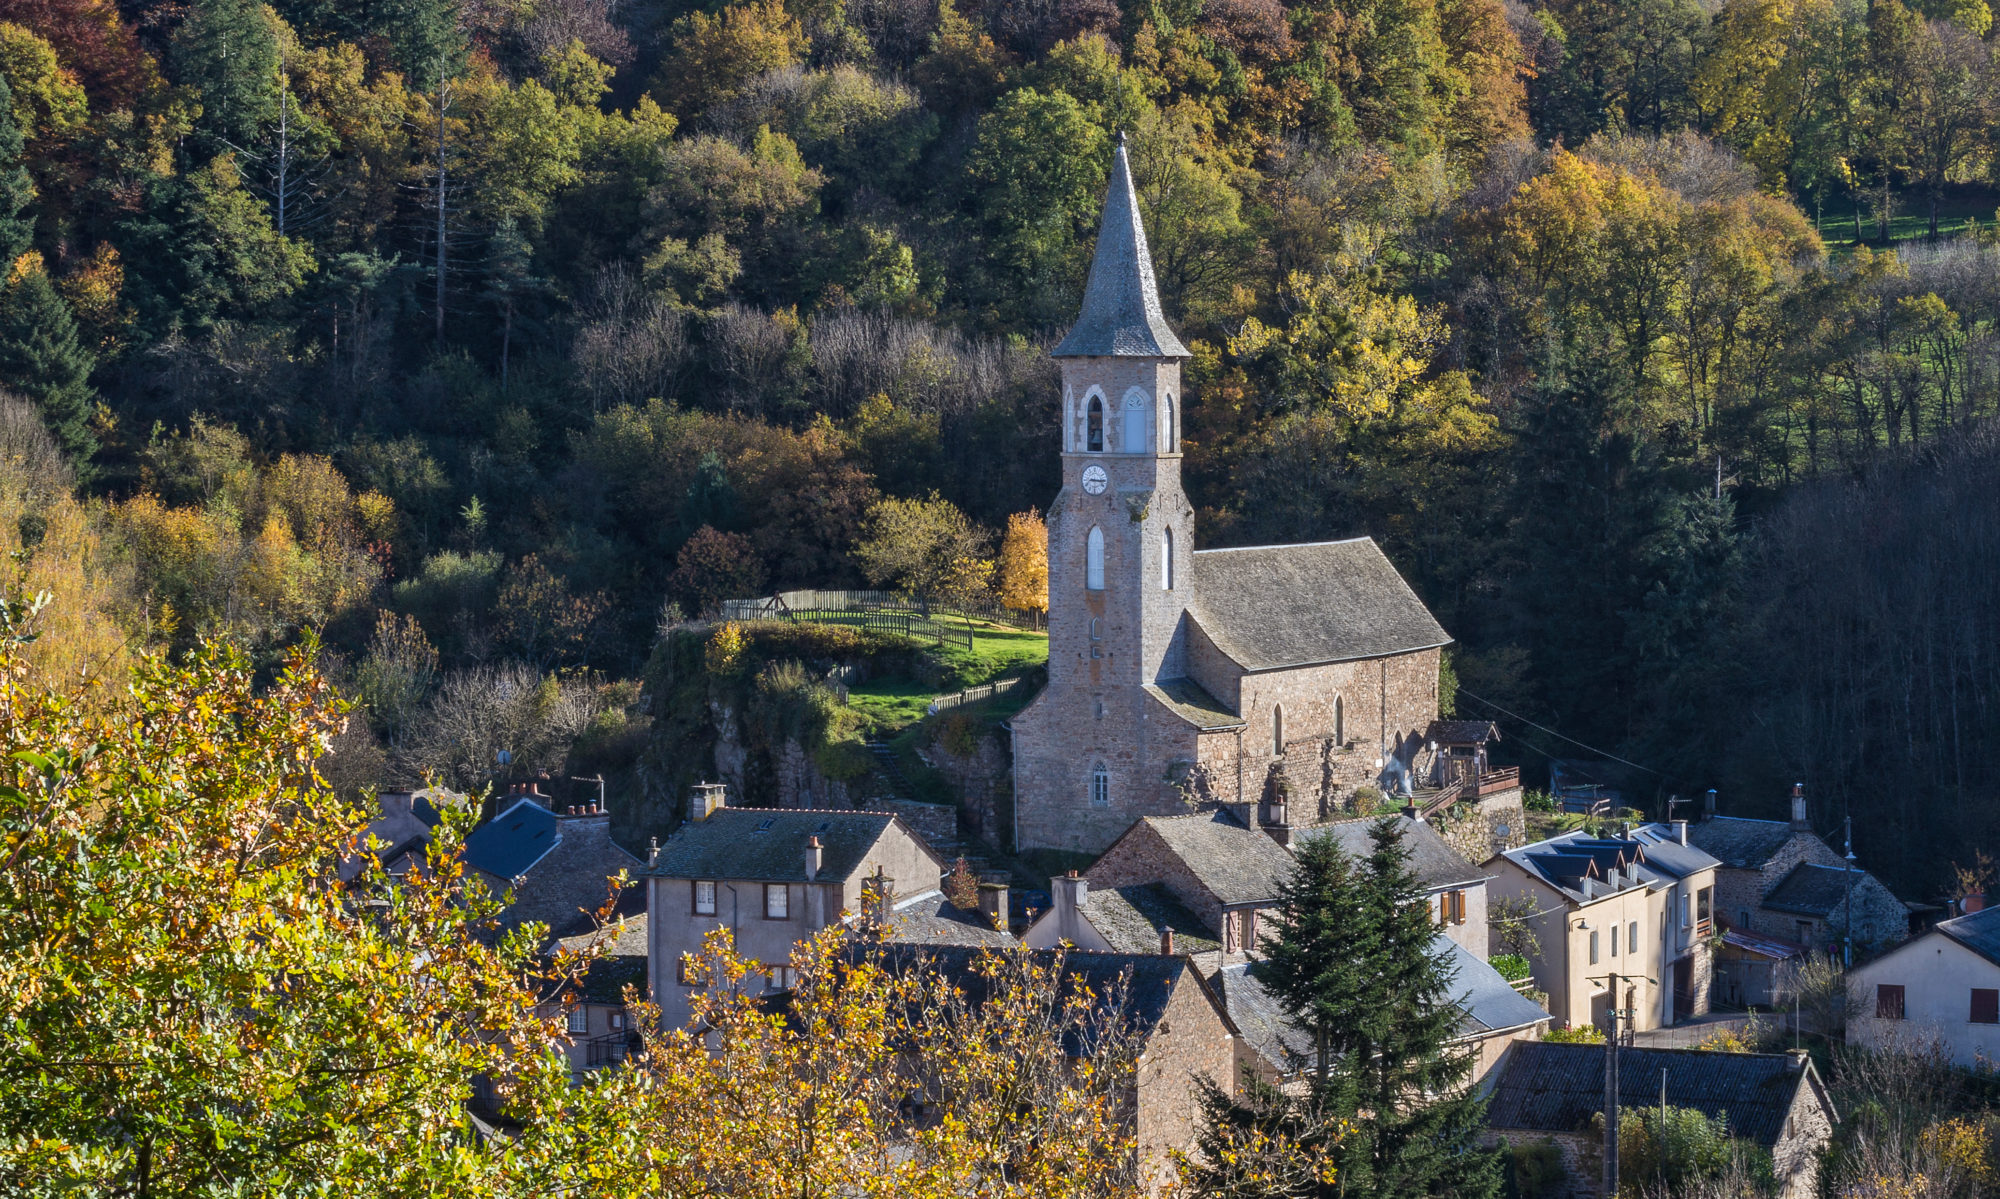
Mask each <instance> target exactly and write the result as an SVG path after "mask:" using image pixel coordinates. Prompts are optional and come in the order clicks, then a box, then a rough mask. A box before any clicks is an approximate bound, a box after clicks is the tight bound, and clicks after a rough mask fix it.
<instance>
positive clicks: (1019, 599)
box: [996, 508, 1049, 612]
mask: <svg viewBox="0 0 2000 1199" xmlns="http://www.w3.org/2000/svg"><path fill="white" fill-rule="evenodd" d="M996 573H997V574H998V575H999V577H1000V587H999V590H1000V602H1001V603H1003V604H1005V605H1007V606H1008V607H1009V608H1013V609H1014V610H1015V611H1017V612H1047V611H1048V610H1049V526H1048V522H1046V521H1044V520H1043V519H1042V516H1041V513H1039V512H1037V511H1035V510H1034V509H1033V508H1030V509H1029V510H1028V511H1026V512H1016V513H1014V514H1013V515H1012V516H1010V517H1008V518H1007V534H1006V536H1004V537H1002V538H1001V539H1000V561H999V563H998V566H997V570H996Z"/></svg>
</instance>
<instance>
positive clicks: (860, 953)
mask: <svg viewBox="0 0 2000 1199" xmlns="http://www.w3.org/2000/svg"><path fill="white" fill-rule="evenodd" d="M994 952H995V951H994V950H992V949H985V948H979V947H974V946H970V945H906V944H899V943H897V942H895V941H883V942H856V943H854V944H853V945H851V946H850V947H849V948H848V950H847V953H848V955H849V956H850V957H851V958H867V957H869V956H870V955H875V956H874V960H877V961H880V962H882V963H883V965H884V966H885V967H886V968H888V969H891V970H898V971H900V970H906V969H911V968H914V967H916V966H917V965H919V964H923V965H927V966H929V967H930V968H932V969H935V970H937V971H938V972H939V973H940V974H942V975H943V976H944V977H945V978H946V979H947V980H949V981H950V983H951V985H952V986H954V987H956V988H957V989H958V990H960V991H961V992H963V993H964V995H965V997H966V998H967V999H968V1000H969V1001H970V1002H972V1003H974V1004H978V1003H982V1002H984V1001H985V998H986V994H987V988H988V986H989V985H990V983H989V979H988V976H987V975H986V974H985V973H984V972H983V969H982V962H983V960H984V959H986V958H987V956H988V955H990V954H993V953H994ZM1021 952H1024V953H1028V954H1032V955H1033V956H1034V957H1036V958H1037V959H1039V960H1041V961H1044V962H1046V961H1048V960H1051V959H1052V958H1053V957H1055V956H1057V955H1060V956H1061V961H1062V976H1063V982H1064V987H1065V991H1066V993H1073V992H1070V991H1069V990H1068V989H1069V988H1073V987H1075V986H1077V985H1078V984H1081V985H1082V986H1085V987H1087V988H1089V990H1090V997H1091V1005H1092V1009H1093V1015H1094V1017H1095V1018H1096V1019H1098V1020H1105V1019H1110V1018H1113V1017H1117V1016H1122V1017H1123V1019H1124V1021H1125V1026H1126V1028H1127V1029H1128V1030H1130V1031H1132V1032H1135V1033H1137V1034H1139V1035H1141V1036H1146V1035H1150V1034H1151V1032H1152V1030H1153V1028H1154V1027H1155V1026H1156V1025H1158V1024H1159V1022H1160V1019H1161V1017H1163V1016H1165V1015H1166V1012H1167V1004H1168V1003H1169V1002H1170V1001H1171V1000H1172V999H1173V993H1174V989H1175V988H1176V987H1184V986H1191V987H1196V988H1203V983H1202V978H1201V974H1200V972H1199V971H1197V970H1196V969H1195V968H1194V963H1192V962H1190V961H1189V960H1188V959H1187V958H1186V957H1185V956H1184V955H1181V954H1175V955H1174V956H1172V957H1167V956H1165V955H1162V954H1157V953H1091V952H1088V951H1085V950H1081V949H1071V950H1066V951H1065V950H1053V949H1029V950H1022V951H1021ZM1203 989H1205V988H1203ZM1218 1018H1224V1017H1222V1016H1221V1013H1220V1012H1218ZM1067 1047H1068V1050H1069V1052H1070V1053H1072V1054H1076V1053H1079V1052H1081V1051H1082V1050H1083V1048H1084V1046H1083V1045H1081V1044H1080V1043H1077V1042H1076V1041H1075V1040H1074V1039H1072V1040H1071V1041H1070V1043H1069V1044H1068V1046H1067Z"/></svg>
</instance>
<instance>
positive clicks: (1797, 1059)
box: [1785, 1049, 1812, 1074]
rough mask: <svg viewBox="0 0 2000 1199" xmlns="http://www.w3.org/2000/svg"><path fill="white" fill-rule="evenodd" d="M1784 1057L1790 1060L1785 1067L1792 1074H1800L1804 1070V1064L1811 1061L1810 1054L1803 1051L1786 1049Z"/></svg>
mask: <svg viewBox="0 0 2000 1199" xmlns="http://www.w3.org/2000/svg"><path fill="white" fill-rule="evenodd" d="M1785 1056H1787V1057H1789V1058H1791V1059H1792V1060H1791V1061H1790V1062H1788V1063H1786V1065H1787V1067H1788V1068H1789V1069H1790V1070H1791V1072H1792V1073H1794V1074H1799V1073H1802V1072H1803V1071H1804V1070H1805V1068H1806V1063H1807V1062H1809V1061H1811V1060H1812V1054H1811V1053H1810V1052H1809V1051H1807V1050H1804V1049H1787V1050H1785Z"/></svg>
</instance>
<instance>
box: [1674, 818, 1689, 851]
mask: <svg viewBox="0 0 2000 1199" xmlns="http://www.w3.org/2000/svg"><path fill="white" fill-rule="evenodd" d="M1674 840H1676V841H1678V842H1680V843H1681V844H1682V845H1686V844H1687V843H1688V822H1687V821H1685V820H1676V821H1674Z"/></svg>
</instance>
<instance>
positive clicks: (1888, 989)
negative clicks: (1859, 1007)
mask: <svg viewBox="0 0 2000 1199" xmlns="http://www.w3.org/2000/svg"><path fill="white" fill-rule="evenodd" d="M1875 1018H1876V1019H1877V1020H1901V1019H1902V1018H1903V988H1902V987H1901V986H1900V985H1896V986H1892V985H1890V984H1888V983H1882V984H1880V985H1878V986H1877V987H1876V988H1875Z"/></svg>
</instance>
